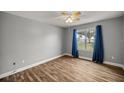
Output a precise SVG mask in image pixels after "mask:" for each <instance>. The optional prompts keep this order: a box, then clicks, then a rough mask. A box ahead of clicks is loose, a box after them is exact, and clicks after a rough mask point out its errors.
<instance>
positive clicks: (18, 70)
mask: <svg viewBox="0 0 124 93" xmlns="http://www.w3.org/2000/svg"><path fill="white" fill-rule="evenodd" d="M64 55H68V56H72V55H71V54H69V53H64V54H62V55H59V56H56V57H52V58H49V59H46V60H43V61H39V62H36V63H34V64H31V65H28V66H25V67H22V68H18V69H16V70H14V71H9V72H6V73H3V74H1V75H0V79H1V78H4V77H7V76H9V75H13V74H15V73H18V72H21V71H24V70H26V69H29V68H32V67H35V66H38V65H40V64H43V63H46V62H49V61H51V60H54V59H56V58H59V57H62V56H64ZM79 58H82V59H87V60H92V59H91V58H88V57H83V56H79ZM104 63H105V64H109V65H113V66H118V67H121V68H123V70H124V65H122V64H118V63H113V62H108V61H104Z"/></svg>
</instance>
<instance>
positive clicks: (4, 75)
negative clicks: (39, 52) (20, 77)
mask: <svg viewBox="0 0 124 93" xmlns="http://www.w3.org/2000/svg"><path fill="white" fill-rule="evenodd" d="M62 56H63V55H59V56H56V57H52V58H49V59H46V60H43V61H39V62H36V63H34V64H31V65H28V66H25V67H22V68H18V69H16V70H14V71H9V72H6V73H3V74H1V75H0V79H1V78H4V77H7V76H10V75H13V74H15V73H18V72H21V71H24V70H26V69H29V68H32V67H35V66H38V65H40V64H43V63H46V62H49V61H51V60H54V59H56V58H59V57H62Z"/></svg>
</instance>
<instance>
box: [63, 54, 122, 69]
mask: <svg viewBox="0 0 124 93" xmlns="http://www.w3.org/2000/svg"><path fill="white" fill-rule="evenodd" d="M64 55H68V56H72V55H71V54H69V53H64ZM79 58H82V59H86V60H90V61H92V58H89V57H83V56H79ZM104 64H109V65H113V66H117V67H121V68H122V69H123V70H124V65H122V64H118V63H114V62H108V61H104Z"/></svg>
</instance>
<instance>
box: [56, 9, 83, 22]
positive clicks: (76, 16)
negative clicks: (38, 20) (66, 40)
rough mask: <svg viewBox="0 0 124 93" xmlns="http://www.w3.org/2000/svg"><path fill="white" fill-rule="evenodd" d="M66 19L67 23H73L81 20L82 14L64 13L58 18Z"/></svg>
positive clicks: (77, 12)
mask: <svg viewBox="0 0 124 93" xmlns="http://www.w3.org/2000/svg"><path fill="white" fill-rule="evenodd" d="M60 17H61V19H64V21H65V22H66V23H72V22H76V21H79V20H80V17H81V12H79V11H71V12H68V11H63V12H61V13H60V16H59V17H58V18H59V19H60Z"/></svg>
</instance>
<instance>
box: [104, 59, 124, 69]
mask: <svg viewBox="0 0 124 93" xmlns="http://www.w3.org/2000/svg"><path fill="white" fill-rule="evenodd" d="M104 64H109V65H113V66H117V67H121V68H122V69H124V65H122V64H118V63H113V62H108V61H104Z"/></svg>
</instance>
